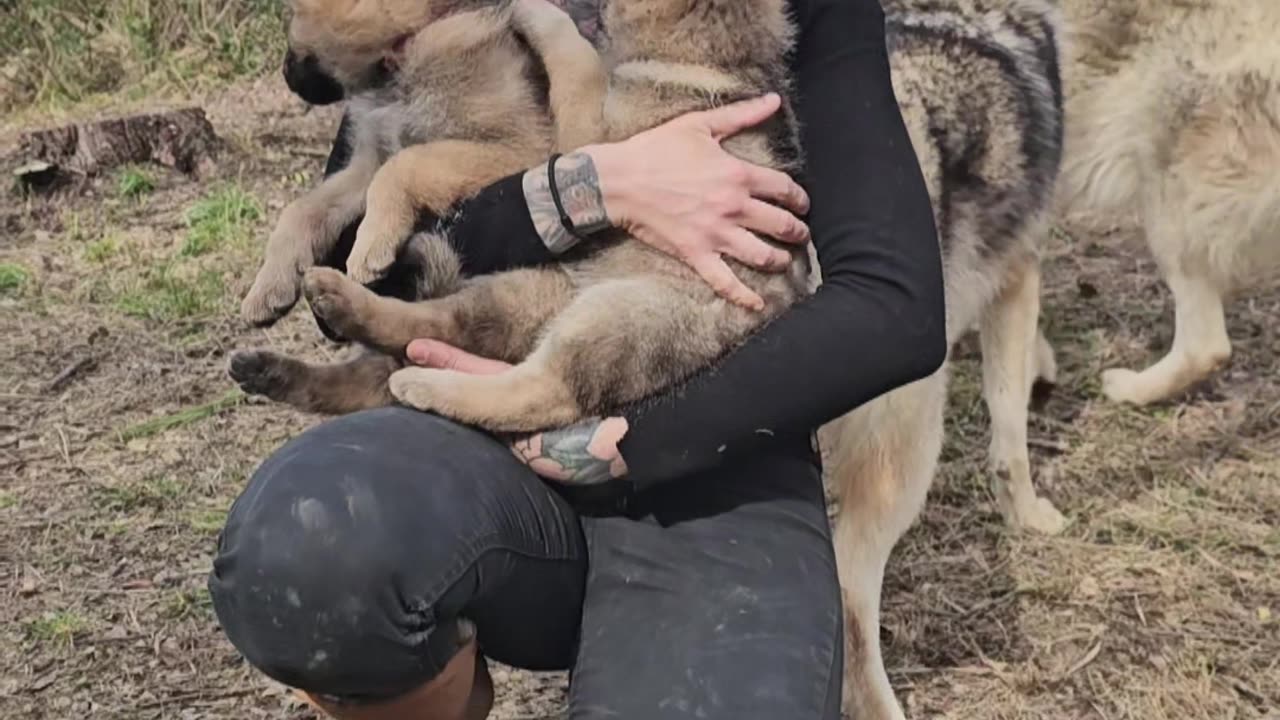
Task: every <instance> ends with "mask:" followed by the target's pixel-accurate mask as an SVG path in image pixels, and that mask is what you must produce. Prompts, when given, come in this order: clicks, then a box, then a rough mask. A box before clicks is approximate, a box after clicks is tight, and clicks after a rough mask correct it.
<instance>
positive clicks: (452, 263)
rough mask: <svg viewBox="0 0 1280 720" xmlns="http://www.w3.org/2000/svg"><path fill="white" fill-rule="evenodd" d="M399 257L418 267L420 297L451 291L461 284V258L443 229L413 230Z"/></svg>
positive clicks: (424, 297) (426, 297)
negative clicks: (432, 230) (440, 230)
mask: <svg viewBox="0 0 1280 720" xmlns="http://www.w3.org/2000/svg"><path fill="white" fill-rule="evenodd" d="M402 259H403V262H404V263H405V264H407V265H409V266H411V267H413V268H415V269H416V271H417V272H416V273H415V274H416V276H417V279H418V292H417V297H418V298H419V299H422V300H430V299H433V298H440V297H444V296H445V295H452V294H453V293H455V292H457V291H458V290H459V289H460V288H461V287H462V259H461V258H460V257H458V253H457V251H455V250H454V249H453V246H451V245H450V244H449V239H448V238H447V237H446V236H445V235H444V234H442V233H435V232H420V233H417V234H415V235H414V236H413V237H411V238H409V242H408V243H407V244H406V246H405V249H404V255H403V256H402Z"/></svg>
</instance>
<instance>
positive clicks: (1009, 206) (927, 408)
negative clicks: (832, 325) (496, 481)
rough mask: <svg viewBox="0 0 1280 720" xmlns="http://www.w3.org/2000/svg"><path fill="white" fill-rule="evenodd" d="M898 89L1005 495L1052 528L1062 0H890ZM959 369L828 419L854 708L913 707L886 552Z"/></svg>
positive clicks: (953, 330)
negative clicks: (883, 615) (1051, 281)
mask: <svg viewBox="0 0 1280 720" xmlns="http://www.w3.org/2000/svg"><path fill="white" fill-rule="evenodd" d="M883 6H884V9H885V13H886V16H887V17H886V22H887V33H888V42H889V50H890V67H891V70H892V74H893V85H894V90H895V93H896V95H897V98H898V102H899V105H900V106H901V109H902V114H903V118H904V119H905V121H906V125H907V130H908V132H909V134H910V136H911V141H912V145H913V146H914V148H915V150H916V154H917V156H918V157H919V159H920V165H921V168H922V169H923V171H924V176H925V181H926V184H927V185H928V188H929V194H930V196H931V197H932V199H933V206H934V214H935V218H936V222H937V226H938V230H939V238H940V241H941V243H942V251H943V258H944V272H945V283H946V298H947V301H946V302H947V334H948V340H949V341H950V342H951V343H952V344H954V343H955V342H956V341H957V340H958V339H959V338H960V337H961V336H962V335H964V334H966V333H967V332H969V331H971V330H974V329H976V330H978V332H979V335H980V344H981V350H982V380H983V394H984V397H985V400H986V403H987V407H988V409H989V411H990V416H991V424H992V430H991V445H990V451H989V452H990V454H989V462H990V467H991V473H992V474H991V482H992V487H993V491H994V494H995V497H996V499H997V500H998V502H999V505H1000V508H1001V510H1002V511H1003V513H1004V515H1005V517H1006V519H1007V520H1008V521H1009V522H1010V523H1011V524H1013V525H1015V526H1021V527H1025V528H1029V529H1033V530H1036V531H1041V532H1047V533H1055V532H1058V531H1060V530H1061V529H1062V527H1063V526H1064V524H1065V520H1064V518H1063V516H1062V515H1061V514H1060V513H1059V512H1058V511H1057V510H1056V509H1055V508H1054V507H1053V506H1052V505H1051V504H1050V503H1049V502H1048V500H1046V499H1044V498H1040V497H1037V496H1036V493H1035V490H1034V489H1033V487H1032V483H1031V466H1030V459H1029V457H1028V450H1027V408H1028V404H1029V400H1030V394H1031V387H1032V383H1033V381H1034V380H1036V379H1037V378H1040V379H1042V380H1046V381H1049V382H1053V381H1054V380H1055V379H1056V372H1057V370H1056V365H1055V363H1054V357H1053V351H1052V349H1051V348H1050V347H1049V344H1048V342H1047V341H1046V340H1045V339H1044V337H1043V336H1042V335H1040V334H1039V333H1038V331H1037V324H1038V318H1039V309H1040V271H1039V261H1038V251H1037V246H1038V242H1039V240H1040V238H1041V236H1042V235H1044V233H1045V232H1046V230H1047V222H1048V214H1049V213H1050V212H1051V208H1052V203H1051V199H1052V197H1053V194H1054V192H1055V182H1056V178H1057V174H1058V170H1059V163H1060V160H1061V154H1062V133H1063V128H1062V114H1063V109H1062V105H1063V94H1062V86H1061V81H1060V71H1059V67H1058V65H1059V54H1060V50H1059V43H1060V33H1061V22H1060V18H1059V14H1058V10H1057V8H1056V2H1053V1H1052V0H884V2H883ZM946 378H947V369H946V368H945V367H944V368H942V369H941V370H939V371H938V372H937V373H936V374H934V375H933V376H931V377H929V378H926V379H924V380H921V381H919V382H916V383H913V384H911V385H907V386H905V387H902V388H899V389H898V390H895V391H893V392H890V393H888V394H886V395H884V396H882V397H880V398H879V399H877V400H874V401H872V402H870V403H868V404H866V405H864V406H862V407H860V408H858V409H857V410H855V411H853V412H852V413H850V414H848V415H846V416H844V417H843V418H840V419H838V420H836V421H835V422H833V423H831V424H830V425H828V426H827V427H826V428H823V431H822V432H823V439H824V441H825V442H826V444H828V445H829V447H830V454H829V457H830V462H829V463H828V469H829V482H830V484H831V487H832V490H833V491H834V494H835V495H836V496H837V498H838V500H839V510H838V514H837V516H836V527H835V546H836V555H837V566H838V568H839V573H840V584H841V587H842V588H843V592H844V607H845V635H846V644H845V649H846V652H845V658H846V660H845V684H844V706H845V711H846V713H847V714H848V715H849V716H851V717H854V718H859V719H863V718H871V719H874V720H883V719H889V718H901V717H903V714H902V710H901V708H900V707H899V705H898V703H897V700H896V699H895V698H894V694H893V689H892V687H891V686H890V684H889V678H888V675H887V674H886V672H885V668H884V664H883V660H882V658H881V653H880V622H879V610H880V591H881V585H882V582H883V579H884V569H885V563H886V561H887V560H888V557H889V553H890V551H891V550H892V549H893V546H894V545H895V544H896V543H897V541H898V539H899V538H900V537H901V536H902V534H903V533H904V532H905V531H906V530H907V528H908V527H909V526H910V525H911V524H912V523H913V522H914V520H915V518H916V517H917V515H918V514H919V512H920V510H921V508H922V506H923V504H924V501H925V496H926V493H927V491H928V488H929V485H930V483H931V481H932V479H933V475H934V471H935V469H936V466H937V460H938V455H939V453H940V452H941V449H942V431H943V409H944V405H945V402H946V394H947V380H946Z"/></svg>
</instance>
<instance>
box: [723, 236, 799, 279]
mask: <svg viewBox="0 0 1280 720" xmlns="http://www.w3.org/2000/svg"><path fill="white" fill-rule="evenodd" d="M721 242H722V245H721V249H720V252H721V253H723V254H725V255H728V256H729V257H731V258H733V259H734V260H737V261H738V262H740V263H742V264H744V265H750V266H751V267H753V268H756V269H758V270H764V271H765V272H782V271H783V270H786V269H787V266H788V265H790V264H791V253H789V252H787V251H786V250H783V249H781V248H776V247H773V246H771V245H769V243H767V242H765V241H763V240H761V239H760V238H758V237H756V236H755V235H753V234H752V233H750V232H747V231H746V230H743V229H742V228H734V229H733V230H731V231H730V232H729V233H728V234H727V235H726V236H725V238H724V239H723V240H722V241H721Z"/></svg>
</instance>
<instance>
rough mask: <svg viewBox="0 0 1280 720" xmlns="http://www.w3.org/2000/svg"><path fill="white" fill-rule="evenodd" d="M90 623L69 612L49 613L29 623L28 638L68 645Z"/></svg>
mask: <svg viewBox="0 0 1280 720" xmlns="http://www.w3.org/2000/svg"><path fill="white" fill-rule="evenodd" d="M88 626H89V623H88V622H86V621H85V619H84V618H82V617H80V616H79V615H77V614H75V613H74V612H71V611H69V610H60V611H57V612H49V613H45V614H44V615H42V616H40V618H39V619H37V620H32V621H31V622H29V623H27V628H26V629H27V637H29V638H31V639H32V640H35V641H36V642H40V643H47V644H56V645H68V644H70V643H71V641H72V640H73V639H75V636H76V635H77V634H79V633H82V632H84V631H85V629H86V628H88Z"/></svg>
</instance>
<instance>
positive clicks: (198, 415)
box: [119, 390, 245, 442]
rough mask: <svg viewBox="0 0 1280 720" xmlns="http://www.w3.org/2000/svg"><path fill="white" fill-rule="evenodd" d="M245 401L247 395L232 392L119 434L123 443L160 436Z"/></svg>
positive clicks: (132, 427) (237, 391)
mask: <svg viewBox="0 0 1280 720" xmlns="http://www.w3.org/2000/svg"><path fill="white" fill-rule="evenodd" d="M244 399H245V394H244V393H243V392H241V391H240V390H231V391H228V392H227V393H226V394H225V395H223V396H222V397H220V398H218V399H217V400H213V401H211V402H207V403H205V404H203V405H197V406H195V407H192V408H187V409H186V410H181V411H179V412H176V413H173V414H172V415H165V416H164V417H158V418H155V419H152V420H147V421H145V422H141V423H138V424H137V425H131V426H129V427H127V428H125V429H124V430H121V431H120V432H119V438H120V441H121V442H129V441H130V440H136V439H138V438H145V437H151V436H152V435H159V434H160V433H162V432H166V431H168V430H172V429H174V428H179V427H183V426H185V425H190V424H191V423H195V422H199V421H201V420H204V419H206V418H211V417H213V416H214V415H219V414H221V413H224V412H226V411H228V410H230V409H232V408H235V407H238V406H239V405H240V404H242V403H243V402H244Z"/></svg>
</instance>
